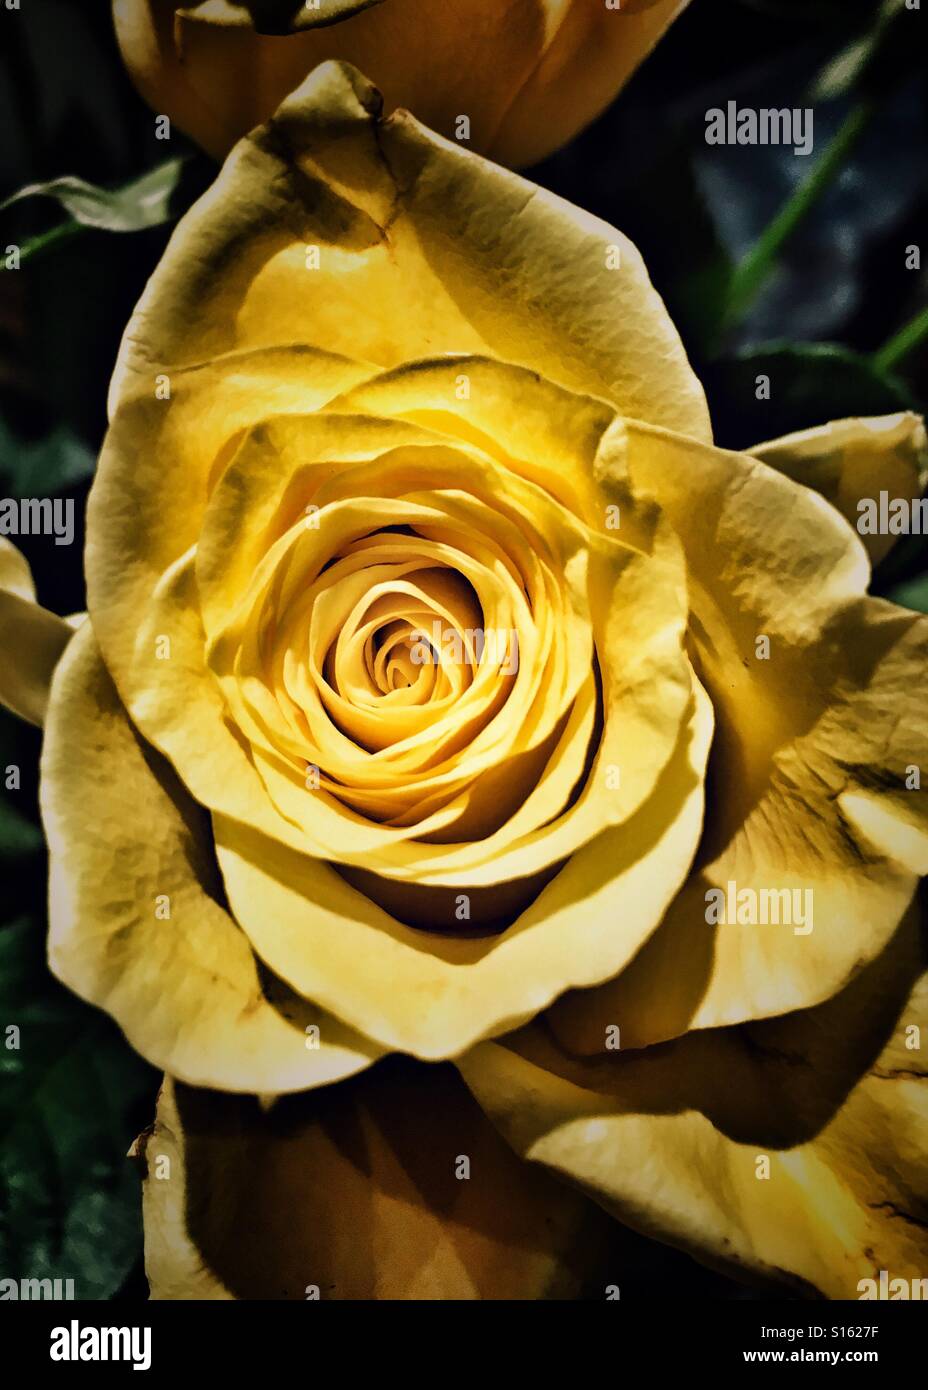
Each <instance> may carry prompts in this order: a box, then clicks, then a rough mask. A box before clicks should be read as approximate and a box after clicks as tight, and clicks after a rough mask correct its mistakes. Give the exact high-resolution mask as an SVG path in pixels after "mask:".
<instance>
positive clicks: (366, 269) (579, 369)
mask: <svg viewBox="0 0 928 1390" xmlns="http://www.w3.org/2000/svg"><path fill="white" fill-rule="evenodd" d="M388 8H389V7H388V6H384V7H382V9H381V10H380V11H375V12H374V13H375V14H376V13H384V12H386V10H387V9H388ZM380 111H381V101H380V97H379V94H378V93H377V92H376V91H375V89H374V88H373V87H371V85H370V84H369V83H368V82H366V81H365V79H364V78H362V77H361V76H360V74H359V73H357V72H356V71H355V70H354V69H352V68H349V67H347V66H346V65H343V64H335V63H326V64H324V65H323V66H322V67H320V68H318V69H317V70H316V71H315V72H314V73H313V74H312V76H311V77H309V78H308V79H307V80H306V82H304V84H303V85H302V87H300V88H299V89H298V90H297V91H296V92H294V93H293V94H292V96H290V97H288V98H287V100H286V101H285V102H284V103H283V105H282V106H281V107H280V109H279V111H278V112H277V115H276V116H275V117H274V119H273V120H272V121H271V122H270V123H269V124H268V125H267V126H265V127H262V129H261V130H260V131H256V132H254V134H253V135H252V136H250V137H249V138H248V139H247V140H246V141H243V142H242V143H241V144H240V145H239V146H238V147H237V148H236V150H235V151H234V152H233V154H232V155H231V157H230V158H229V160H228V161H227V162H226V164H225V166H224V168H223V170H222V173H221V174H220V176H219V179H218V180H217V182H216V183H215V184H214V186H213V187H212V188H211V189H210V191H209V192H208V193H207V194H206V196H205V197H204V198H203V199H201V201H200V202H199V203H198V204H197V205H196V206H195V207H194V208H193V209H192V210H191V212H190V213H188V214H187V216H186V217H185V218H184V219H183V221H182V222H181V223H180V224H179V226H178V228H177V229H176V231H175V233H174V236H173V237H172V239H171V242H170V245H169V247H168V250H167V252H166V253H165V256H164V258H163V259H162V261H161V264H160V266H159V267H158V269H157V270H156V272H155V274H154V276H153V277H152V280H151V281H150V283H149V286H148V288H147V290H146V292H145V294H144V295H143V297H142V300H141V301H140V304H139V307H138V310H137V312H136V314H135V316H134V318H133V319H132V321H131V323H130V325H129V328H128V330H127V333H126V337H125V340H124V343H123V347H122V350H121V353H120V358H119V365H118V367H117V370H116V375H115V377H114V382H113V388H112V395H111V404H112V406H113V407H114V408H115V407H116V406H118V404H119V401H120V399H121V398H122V396H123V395H124V394H125V391H126V390H127V389H128V388H129V386H130V384H131V383H133V382H138V381H139V380H141V382H142V383H143V386H144V389H146V390H150V389H151V381H152V377H153V375H154V373H155V372H157V371H159V370H161V369H162V368H163V367H164V366H165V365H166V364H172V365H175V366H178V365H181V364H190V363H194V362H202V361H204V360H206V359H208V358H211V357H214V356H216V354H218V353H221V352H226V351H230V350H232V349H235V348H239V349H241V348H248V347H259V346H260V347H265V346H275V345H280V344H281V343H309V344H313V345H315V346H316V347H318V348H323V349H325V350H326V351H329V352H335V353H341V354H343V355H347V356H350V357H353V358H355V359H359V358H360V359H364V360H365V361H368V362H372V363H375V364H376V365H378V366H380V367H393V366H397V365H399V364H400V363H402V362H405V361H409V360H410V359H411V358H415V357H430V356H435V355H436V354H441V353H446V352H475V353H484V354H488V355H491V356H497V357H502V358H505V359H507V360H510V361H514V362H517V363H520V364H522V365H524V366H527V367H530V368H532V369H533V370H535V371H539V372H541V373H543V374H544V375H546V376H548V377H550V378H551V379H552V380H554V381H557V382H560V383H561V384H562V385H565V386H568V387H571V388H572V389H575V390H580V391H585V392H592V393H594V394H598V395H604V396H606V397H608V398H609V399H610V400H611V401H612V402H613V403H614V404H615V405H616V406H617V407H618V408H619V409H620V410H621V411H622V412H623V413H626V414H629V415H634V416H637V417H638V418H640V419H645V420H651V421H654V422H656V423H659V424H662V425H665V426H669V427H671V428H675V429H680V430H684V431H686V432H687V433H690V434H692V435H694V436H696V437H697V438H702V439H705V438H707V437H708V436H709V423H708V416H707V412H706V405H705V398H704V396H703V392H702V389H701V387H700V386H699V383H698V382H697V380H696V378H695V376H694V375H693V373H692V371H691V369H690V367H689V364H688V362H687V360H686V355H685V353H684V351H683V347H682V345H681V343H680V340H679V337H678V336H677V333H676V331H675V329H674V328H673V325H672V324H671V322H670V319H669V318H668V316H667V313H666V310H665V309H664V306H663V304H662V303H661V300H660V299H659V297H658V296H657V294H656V293H655V291H654V289H653V287H652V286H651V283H650V281H649V280H648V276H647V272H646V271H645V269H644V265H643V263H642V261H641V257H640V256H639V254H638V252H637V251H636V250H635V248H634V247H633V246H632V245H631V243H630V242H628V241H627V240H626V239H625V238H624V237H622V235H621V234H620V233H619V232H617V231H615V230H614V229H613V228H611V227H608V226H607V225H606V224H605V223H602V222H599V221H598V220H597V219H595V218H592V217H589V216H588V215H586V214H584V213H582V212H580V211H579V210H578V209H576V208H574V207H571V206H570V205H569V204H567V203H565V202H563V201H562V200H561V199H559V198H556V197H554V196H553V195H552V194H549V193H546V192H544V191H543V190H541V189H539V188H537V187H536V186H535V185H534V184H531V183H528V182H526V181H525V180H523V179H520V178H518V177H517V176H515V175H513V174H509V173H506V172H505V171H504V170H502V169H499V168H496V167H495V166H493V165H491V164H489V163H488V162H487V161H485V160H482V159H479V158H478V157H476V156H475V155H472V154H469V153H468V152H467V151H466V150H463V149H461V148H460V147H457V146H454V145H452V144H450V143H449V142H447V141H445V140H442V139H441V138H439V137H438V136H435V135H433V134H432V133H431V132H430V131H428V130H426V129H424V128H423V127H422V126H420V125H419V124H418V123H417V122H416V121H415V120H413V119H412V118H411V117H409V116H408V115H406V114H405V113H398V114H397V115H395V116H393V117H391V118H390V119H388V120H386V121H384V120H382V119H381V115H380ZM313 248H314V249H315V251H316V252H318V266H316V261H315V257H314V256H313V255H310V256H309V257H308V256H307V251H308V249H309V250H312V249H313ZM610 250H611V251H612V253H614V252H615V251H620V252H621V265H620V267H619V268H617V269H610V268H609V267H610V265H611V264H612V262H613V259H614V254H610Z"/></svg>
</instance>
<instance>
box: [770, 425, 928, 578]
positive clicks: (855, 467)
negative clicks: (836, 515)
mask: <svg viewBox="0 0 928 1390" xmlns="http://www.w3.org/2000/svg"><path fill="white" fill-rule="evenodd" d="M750 453H751V454H753V456H754V457H755V458H759V459H763V461H764V463H769V464H770V466H771V468H777V469H779V471H780V472H781V473H785V474H786V476H787V477H788V478H794V479H795V481H796V482H797V483H803V484H804V485H805V486H806V487H811V488H814V489H815V490H816V492H820V493H821V494H822V496H823V497H826V498H827V499H828V501H829V502H830V503H831V504H832V506H833V507H837V509H838V511H839V512H840V513H841V515H842V516H843V517H844V518H845V519H846V520H847V521H849V522H850V523H851V525H852V526H853V527H854V528H855V529H857V530H858V534H859V535H860V537H861V540H862V541H863V543H864V546H865V548H866V551H867V554H868V555H869V556H870V560H871V563H872V564H874V565H876V564H879V562H880V560H882V559H883V557H884V556H885V555H887V554H888V553H889V551H890V550H891V549H892V547H893V546H894V545H895V543H896V541H897V540H898V539H899V537H898V536H895V535H879V534H875V535H869V534H867V533H866V531H861V530H860V529H859V525H858V523H860V522H861V520H862V516H861V512H860V510H859V508H858V503H859V502H860V501H861V500H862V499H872V500H874V501H876V502H877V503H879V497H880V493H881V492H886V493H888V495H889V499H890V500H892V499H893V498H901V499H903V500H905V501H906V502H908V503H910V504H911V502H913V501H914V500H915V499H917V498H920V497H921V495H922V493H923V492H924V490H925V483H926V481H928V450H926V443H925V424H924V421H923V420H922V419H921V418H920V416H918V415H913V414H911V413H906V414H902V415H884V416H880V417H877V418H873V419H863V420H835V421H834V422H833V423H832V424H830V425H821V426H819V428H817V429H811V430H801V431H800V432H799V433H798V434H789V435H787V436H786V437H785V438H784V439H775V440H771V441H770V442H769V443H767V444H758V445H757V446H756V447H755V448H753V449H751V450H750Z"/></svg>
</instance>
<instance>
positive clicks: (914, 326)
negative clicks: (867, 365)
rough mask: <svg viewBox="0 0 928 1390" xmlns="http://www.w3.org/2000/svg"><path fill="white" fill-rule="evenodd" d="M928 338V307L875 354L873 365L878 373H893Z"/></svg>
mask: <svg viewBox="0 0 928 1390" xmlns="http://www.w3.org/2000/svg"><path fill="white" fill-rule="evenodd" d="M926 338H928V307H926V308H924V309H922V310H921V312H920V313H918V314H916V315H915V317H914V319H911V320H910V321H909V322H908V323H907V324H906V325H905V326H904V327H903V328H900V329H899V332H898V333H895V334H894V335H893V336H892V337H891V338H890V339H889V341H888V342H886V343H884V344H883V346H882V347H881V348H880V350H879V351H878V352H875V353H874V354H873V365H874V367H876V369H877V371H881V372H891V371H892V370H893V369H894V368H895V367H898V365H899V363H900V362H902V361H903V359H904V358H906V357H908V355H909V353H910V352H912V351H913V350H914V349H915V348H917V347H918V346H919V345H920V344H921V343H923V342H924V341H925V339H926Z"/></svg>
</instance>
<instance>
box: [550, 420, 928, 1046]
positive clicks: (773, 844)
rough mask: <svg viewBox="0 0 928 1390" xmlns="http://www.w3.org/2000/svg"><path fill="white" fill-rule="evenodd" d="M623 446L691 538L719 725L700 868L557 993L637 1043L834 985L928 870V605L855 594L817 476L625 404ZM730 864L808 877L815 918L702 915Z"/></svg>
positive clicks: (598, 1031) (695, 601)
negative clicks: (600, 963)
mask: <svg viewBox="0 0 928 1390" xmlns="http://www.w3.org/2000/svg"><path fill="white" fill-rule="evenodd" d="M627 449H628V459H629V466H630V470H631V473H632V477H633V480H637V481H638V482H639V483H642V484H643V485H644V486H646V487H647V488H649V489H651V490H652V491H653V492H654V494H655V495H656V496H657V498H658V500H659V501H660V502H661V503H662V505H663V506H664V508H665V510H666V511H667V513H668V515H669V517H670V520H671V522H672V523H673V524H674V525H675V527H676V528H677V530H678V532H679V533H680V535H681V537H682V539H683V541H684V544H685V546H686V549H687V560H688V564H689V570H690V575H691V593H692V606H693V613H694V619H693V633H694V650H695V656H696V659H697V666H698V669H699V670H700V674H701V677H702V679H703V680H704V681H705V683H706V685H707V687H708V689H709V692H710V694H711V696H712V698H713V703H714V705H715V710H716V717H717V724H718V733H717V737H716V740H715V744H714V746H713V756H712V761H711V763H710V769H709V788H708V797H709V804H710V806H711V813H710V814H709V816H708V817H707V831H706V835H705V837H704V840H703V844H702V846H701V848H700V852H699V856H698V858H697V865H696V872H695V873H694V874H693V875H692V877H691V879H690V881H689V882H688V883H687V885H686V886H685V888H684V889H683V891H682V893H681V894H680V895H679V897H678V898H677V899H676V901H675V902H674V903H673V904H672V906H671V908H670V910H669V912H668V913H667V916H666V918H665V919H664V922H663V923H662V925H661V926H660V928H659V929H658V931H657V932H655V933H654V935H653V936H652V937H651V939H650V940H649V941H648V943H647V944H646V945H645V947H644V948H643V950H642V951H641V953H640V954H639V956H638V957H637V958H636V959H635V961H634V962H633V963H632V965H631V967H630V968H629V969H628V970H626V971H625V972H624V973H623V975H621V976H620V977H619V978H618V979H616V980H615V981H613V982H612V983H611V984H609V985H607V986H605V987H603V988H602V989H601V990H597V991H595V992H594V993H593V994H592V995H584V996H573V997H571V998H569V999H565V1000H564V1001H563V1002H562V1003H561V1004H560V1005H558V1006H557V1007H556V1009H555V1010H554V1013H553V1018H552V1022H553V1024H554V1027H555V1028H556V1030H557V1032H558V1035H559V1036H560V1037H561V1038H562V1040H563V1041H564V1042H565V1044H566V1045H568V1046H570V1047H571V1048H573V1049H575V1050H579V1051H582V1052H595V1051H599V1050H601V1049H602V1048H603V1046H604V1037H605V1028H606V1026H607V1025H609V1024H619V1025H620V1026H621V1027H622V1028H623V1037H626V1040H627V1045H631V1046H642V1045H645V1044H647V1043H651V1042H656V1041H661V1040H663V1039H666V1038H671V1037H675V1036H677V1035H678V1034H680V1033H683V1032H685V1031H687V1029H689V1028H708V1027H715V1026H717V1025H719V1024H729V1023H737V1022H740V1021H741V1020H743V1019H751V1018H761V1017H766V1016H769V1015H772V1014H779V1013H785V1012H787V1011H789V1010H791V1009H797V1008H805V1007H808V1006H810V1005H812V1004H816V1003H818V1002H820V1001H821V1000H823V999H827V998H829V997H830V996H831V995H832V994H834V993H835V991H836V990H838V989H840V988H841V987H842V985H843V984H844V983H846V981H847V980H848V979H850V978H851V977H852V976H853V974H854V973H855V972H856V971H857V970H859V969H860V967H861V965H863V964H864V963H865V962H866V961H867V960H870V959H872V958H873V957H874V956H875V955H876V954H877V953H878V952H879V951H880V950H882V948H883V946H884V945H885V943H886V941H887V940H888V939H889V937H890V936H891V934H892V932H893V931H894V930H895V927H896V925H897V924H898V922H899V920H900V918H901V916H902V914H903V912H904V911H905V909H906V907H907V905H908V903H909V901H910V900H911V897H912V894H913V892H914V889H915V885H916V882H917V878H918V876H919V875H920V874H924V873H925V872H926V871H928V792H926V790H925V789H924V788H923V779H924V775H925V770H926V767H928V713H926V711H928V621H926V620H925V619H924V618H920V617H918V616H916V615H914V614H911V613H908V612H905V611H903V610H902V609H898V608H895V607H893V606H892V605H890V604H886V603H881V602H878V601H876V600H871V599H868V598H866V597H864V590H865V587H866V584H867V581H868V578H869V567H868V565H867V562H866V557H865V555H864V552H863V548H862V546H861V545H860V542H859V540H858V539H857V538H856V537H855V536H854V534H853V532H852V531H851V530H850V528H849V527H848V526H847V525H846V523H845V522H844V521H843V520H842V519H841V518H840V517H839V515H838V513H837V512H836V511H835V510H834V509H833V508H832V507H831V506H830V505H829V504H827V503H825V502H824V501H823V500H822V499H821V498H819V497H818V496H817V495H816V494H814V493H812V492H809V491H808V490H807V489H805V488H801V487H797V486H796V485H795V484H794V483H792V482H791V481H790V480H788V479H786V478H784V477H782V476H781V475H780V474H777V473H775V472H774V471H773V470H772V469H770V468H767V467H766V466H765V465H763V464H760V463H757V462H756V461H754V460H752V459H749V458H747V457H745V456H740V455H735V454H726V453H723V452H722V451H720V450H712V449H707V448H705V447H704V446H701V445H699V444H697V443H696V442H694V441H691V440H682V439H679V438H672V437H670V436H667V435H665V434H663V433H662V432H660V431H652V430H648V429H646V428H641V427H638V426H637V425H634V424H633V423H629V424H628V427H627ZM761 636H765V637H767V638H768V639H769V643H770V649H769V659H766V660H765V659H759V658H758V648H757V645H756V644H757V639H758V638H759V637H761ZM761 650H763V649H761ZM919 770H920V776H919V777H918V778H916V776H915V773H917V772H919ZM916 781H917V782H918V785H916ZM729 883H734V884H735V885H736V889H737V890H741V889H745V888H748V889H752V890H754V891H755V892H760V891H762V890H780V889H784V888H788V889H796V890H799V891H800V892H805V891H806V890H808V891H810V892H811V893H812V908H813V929H812V931H811V932H805V931H800V932H798V933H797V932H796V931H795V930H794V928H793V927H792V926H790V925H773V924H770V925H766V926H764V925H752V926H745V925H739V924H738V923H737V921H728V922H725V921H723V922H721V923H718V924H710V922H709V920H708V919H707V915H706V909H707V900H706V893H707V891H709V890H710V889H721V890H722V891H723V892H725V893H726V894H727V888H728V884H729Z"/></svg>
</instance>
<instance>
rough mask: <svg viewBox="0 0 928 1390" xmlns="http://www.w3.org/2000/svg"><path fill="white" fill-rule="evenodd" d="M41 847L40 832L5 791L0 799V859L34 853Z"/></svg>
mask: <svg viewBox="0 0 928 1390" xmlns="http://www.w3.org/2000/svg"><path fill="white" fill-rule="evenodd" d="M41 848H42V832H41V831H40V830H39V827H38V826H37V825H34V824H33V822H32V821H31V820H29V818H28V817H27V816H24V815H23V813H22V811H20V810H19V809H18V807H16V806H14V805H13V804H12V803H11V801H10V798H9V793H5V794H4V795H3V797H2V799H0V859H11V858H19V857H20V856H21V855H26V854H36V853H37V852H38V850H40V849H41Z"/></svg>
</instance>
